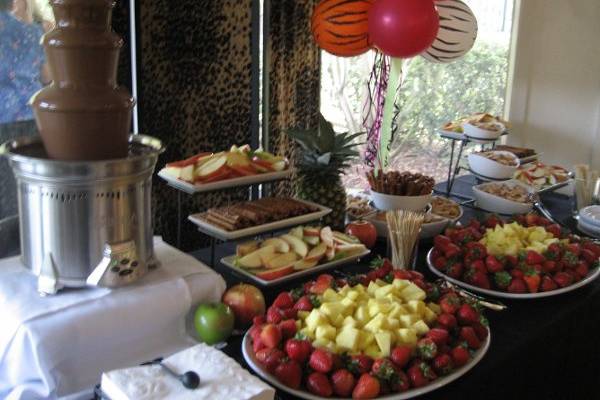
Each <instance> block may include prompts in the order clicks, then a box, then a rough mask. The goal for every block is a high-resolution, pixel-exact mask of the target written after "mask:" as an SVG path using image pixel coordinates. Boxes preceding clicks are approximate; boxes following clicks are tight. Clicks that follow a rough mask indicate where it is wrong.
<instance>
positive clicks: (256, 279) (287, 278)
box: [221, 249, 371, 286]
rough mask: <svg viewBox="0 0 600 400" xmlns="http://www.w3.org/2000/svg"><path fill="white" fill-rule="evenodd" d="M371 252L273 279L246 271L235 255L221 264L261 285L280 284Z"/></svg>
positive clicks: (222, 260)
mask: <svg viewBox="0 0 600 400" xmlns="http://www.w3.org/2000/svg"><path fill="white" fill-rule="evenodd" d="M369 253H371V251H370V250H368V249H365V250H364V251H363V252H361V253H357V254H354V255H351V256H350V257H346V258H341V259H339V260H335V261H330V262H327V263H323V264H319V265H317V266H315V267H313V268H309V269H305V270H302V271H296V272H292V273H291V274H289V275H286V276H282V277H281V278H278V279H273V280H272V281H266V280H264V279H260V278H259V277H257V276H256V275H254V274H252V273H250V272H248V271H246V270H245V269H243V268H239V267H236V266H235V264H234V262H235V258H236V256H235V255H231V256H227V257H223V258H222V259H221V264H223V265H225V266H226V267H228V268H230V269H232V270H234V271H236V272H239V273H240V274H242V275H244V276H246V277H247V278H249V279H250V280H252V281H254V282H256V283H258V284H259V285H261V286H274V285H278V284H280V283H283V282H287V281H290V280H292V279H296V278H299V277H301V276H306V275H311V274H314V273H315V272H321V271H324V270H327V269H332V268H334V267H337V266H340V265H343V264H348V263H351V262H353V261H356V260H358V259H359V258H361V257H364V256H366V255H368V254H369Z"/></svg>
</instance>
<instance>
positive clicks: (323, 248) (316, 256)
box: [304, 243, 327, 262]
mask: <svg viewBox="0 0 600 400" xmlns="http://www.w3.org/2000/svg"><path fill="white" fill-rule="evenodd" d="M326 252H327V245H326V244H325V243H321V244H319V245H318V246H317V247H315V248H313V249H312V250H311V251H309V252H308V254H307V255H306V257H305V258H304V259H305V260H306V261H316V262H319V261H321V259H322V258H323V257H325V253H326Z"/></svg>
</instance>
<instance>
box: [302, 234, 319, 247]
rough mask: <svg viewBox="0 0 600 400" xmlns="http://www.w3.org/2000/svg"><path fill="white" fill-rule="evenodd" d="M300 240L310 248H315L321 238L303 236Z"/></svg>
mask: <svg viewBox="0 0 600 400" xmlns="http://www.w3.org/2000/svg"><path fill="white" fill-rule="evenodd" d="M302 240H304V241H305V242H306V243H307V244H309V245H311V246H316V245H318V244H319V243H321V238H320V237H318V236H304V237H303V238H302Z"/></svg>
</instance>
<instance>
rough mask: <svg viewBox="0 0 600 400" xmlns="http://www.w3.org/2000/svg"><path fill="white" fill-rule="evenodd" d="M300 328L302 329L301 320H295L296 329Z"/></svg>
mask: <svg viewBox="0 0 600 400" xmlns="http://www.w3.org/2000/svg"><path fill="white" fill-rule="evenodd" d="M300 329H302V321H300V320H297V321H296V331H299V330H300Z"/></svg>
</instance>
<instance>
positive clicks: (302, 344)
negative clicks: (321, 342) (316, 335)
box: [285, 339, 312, 364]
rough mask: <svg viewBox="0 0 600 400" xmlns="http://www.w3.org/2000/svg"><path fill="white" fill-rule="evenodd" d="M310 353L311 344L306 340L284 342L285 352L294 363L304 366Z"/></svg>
mask: <svg viewBox="0 0 600 400" xmlns="http://www.w3.org/2000/svg"><path fill="white" fill-rule="evenodd" d="M311 351H312V344H310V342H309V341H308V340H299V339H289V340H288V341H287V342H285V352H286V354H287V355H288V357H289V358H290V359H292V360H294V361H297V362H299V363H300V364H304V362H306V360H308V357H310V353H311Z"/></svg>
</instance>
